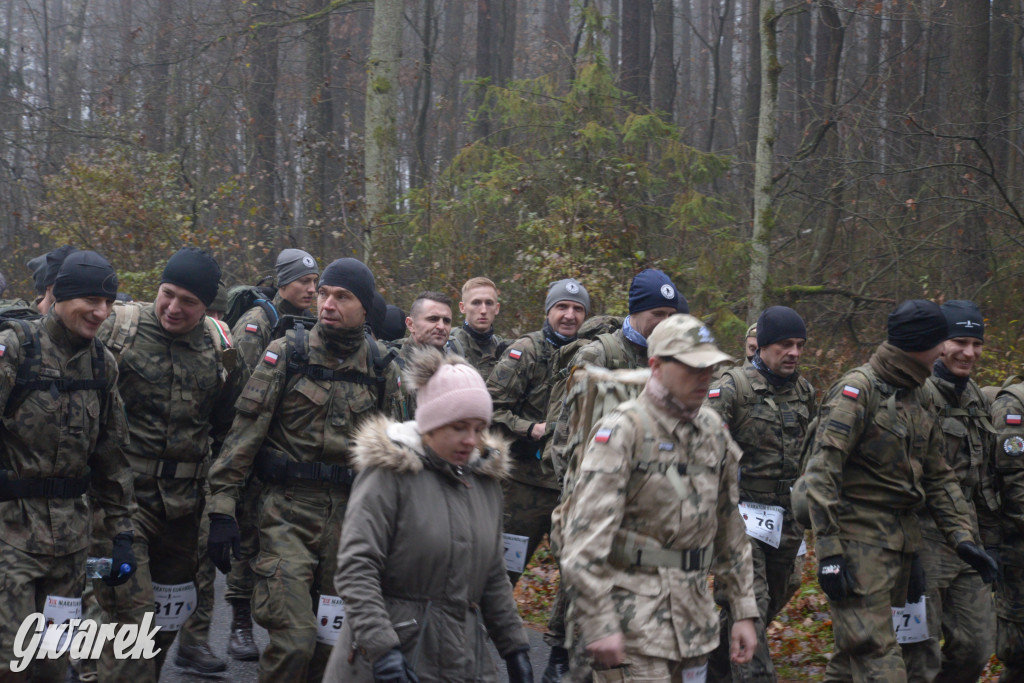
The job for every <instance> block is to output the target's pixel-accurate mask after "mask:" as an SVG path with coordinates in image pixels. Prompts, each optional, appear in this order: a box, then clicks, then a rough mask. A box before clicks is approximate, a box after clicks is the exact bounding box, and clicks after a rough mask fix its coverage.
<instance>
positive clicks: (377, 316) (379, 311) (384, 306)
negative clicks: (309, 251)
mask: <svg viewBox="0 0 1024 683" xmlns="http://www.w3.org/2000/svg"><path fill="white" fill-rule="evenodd" d="M317 275H318V276H319V273H317ZM387 311H388V302H386V301H384V297H382V296H381V295H380V292H374V293H373V304H372V306H371V307H370V310H368V311H367V312H366V324H367V325H369V326H370V330H371V331H372V332H373V336H374V337H375V338H376V339H380V335H381V330H382V329H383V328H384V315H385V314H386V313H387Z"/></svg>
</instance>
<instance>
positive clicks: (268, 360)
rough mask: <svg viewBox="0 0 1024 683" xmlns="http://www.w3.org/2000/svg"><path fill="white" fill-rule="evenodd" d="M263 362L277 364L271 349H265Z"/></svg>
mask: <svg viewBox="0 0 1024 683" xmlns="http://www.w3.org/2000/svg"><path fill="white" fill-rule="evenodd" d="M263 362H264V363H266V364H267V365H277V354H276V353H274V352H273V351H267V353H266V355H265V356H263Z"/></svg>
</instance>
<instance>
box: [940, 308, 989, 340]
mask: <svg viewBox="0 0 1024 683" xmlns="http://www.w3.org/2000/svg"><path fill="white" fill-rule="evenodd" d="M942 312H943V314H945V316H946V322H947V323H948V324H949V338H950V339H953V338H954V337H974V338H976V339H980V340H982V341H985V319H984V318H983V317H982V316H981V310H980V309H979V308H978V304H976V303H974V302H973V301H967V300H964V299H955V300H953V301H947V302H946V303H944V304H942Z"/></svg>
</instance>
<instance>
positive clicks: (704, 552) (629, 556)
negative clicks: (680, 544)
mask: <svg viewBox="0 0 1024 683" xmlns="http://www.w3.org/2000/svg"><path fill="white" fill-rule="evenodd" d="M711 557H712V552H711V546H704V547H703V548H689V549H683V550H674V549H671V548H662V547H660V546H658V545H656V544H655V543H654V542H653V541H652V540H651V539H649V538H647V537H645V536H641V535H640V534H638V533H636V532H635V531H626V530H624V529H620V530H619V531H617V532H616V533H615V538H614V540H613V541H612V551H611V554H610V555H609V556H608V559H609V561H610V562H611V563H612V564H613V565H616V566H621V567H666V568H670V569H681V570H683V571H684V572H695V571H702V572H706V571H708V570H709V569H711Z"/></svg>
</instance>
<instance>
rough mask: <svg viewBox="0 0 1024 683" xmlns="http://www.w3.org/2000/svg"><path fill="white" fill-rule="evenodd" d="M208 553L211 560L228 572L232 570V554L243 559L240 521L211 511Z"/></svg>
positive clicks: (217, 566)
mask: <svg viewBox="0 0 1024 683" xmlns="http://www.w3.org/2000/svg"><path fill="white" fill-rule="evenodd" d="M206 554H207V555H209V556H210V561H211V562H213V565H214V566H215V567H216V568H217V569H219V570H220V571H221V573H222V574H227V573H228V572H230V571H231V556H232V555H234V556H235V559H236V560H240V559H242V535H241V534H240V533H239V532H238V522H236V521H235V518H234V517H232V516H231V515H224V514H221V513H218V512H211V513H210V538H209V539H208V540H207V541H206Z"/></svg>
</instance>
